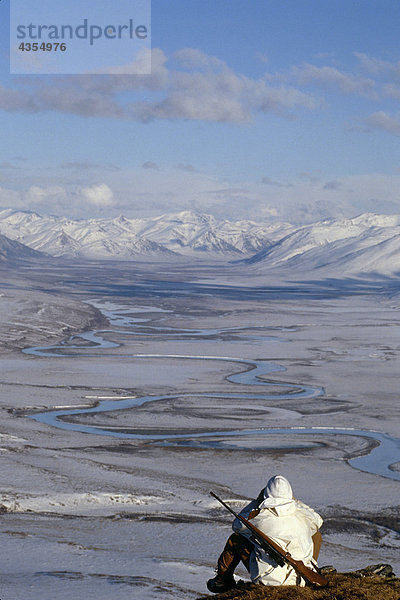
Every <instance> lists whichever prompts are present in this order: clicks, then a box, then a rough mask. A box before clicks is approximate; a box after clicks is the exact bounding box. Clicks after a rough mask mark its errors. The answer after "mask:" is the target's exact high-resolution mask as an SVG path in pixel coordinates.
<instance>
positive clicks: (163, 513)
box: [0, 265, 400, 600]
mask: <svg viewBox="0 0 400 600" xmlns="http://www.w3.org/2000/svg"><path fill="white" fill-rule="evenodd" d="M163 268H164V269H165V267H163ZM163 268H161V267H160V269H159V270H157V268H156V267H154V268H153V269H152V271H150V270H149V267H146V268H144V267H140V268H139V267H138V269H137V270H135V269H134V268H133V267H132V268H131V269H126V271H123V270H122V269H121V270H120V271H118V273H116V272H115V271H113V270H112V269H110V270H107V269H104V268H101V267H96V266H95V265H93V266H92V267H90V268H89V267H87V268H85V269H83V268H78V267H71V266H70V267H65V268H63V271H62V272H61V270H60V269H55V268H49V269H48V270H44V269H42V270H41V271H40V272H39V270H38V271H37V272H35V270H34V269H32V270H30V271H29V272H27V273H22V272H21V271H20V272H16V273H11V272H6V271H5V272H4V273H5V274H4V278H3V279H2V283H1V284H0V294H1V296H0V307H1V308H2V312H1V320H2V333H1V337H0V344H1V347H0V350H1V354H0V368H1V376H0V394H1V404H0V411H1V426H0V452H1V464H2V469H1V486H0V508H2V511H3V512H2V514H1V515H0V541H1V545H2V548H3V552H2V558H1V561H0V573H1V577H0V597H1V598H4V599H6V600H20V599H21V598H24V599H26V600H37V599H38V598H40V599H41V600H47V599H48V600H50V599H51V600H53V599H54V598H57V600H72V599H75V598H87V599H89V600H90V599H92V598H93V599H95V598H96V600H102V599H103V598H104V599H105V598H107V599H108V598H109V597H110V596H112V597H113V598H115V599H116V600H125V599H128V598H129V599H132V598H135V599H138V600H139V599H140V600H153V599H154V600H155V599H156V598H158V599H162V600H168V599H171V600H172V599H174V600H176V599H184V598H185V599H189V598H197V597H198V596H199V595H200V594H204V593H205V592H206V588H205V581H206V580H207V579H208V578H209V577H211V576H212V575H213V567H214V564H215V561H216V558H217V556H218V553H219V552H220V550H221V549H222V546H223V544H224V540H225V539H226V537H227V536H228V535H229V532H230V516H229V514H228V513H226V512H225V511H224V509H222V508H220V507H218V506H217V503H216V502H215V501H214V500H213V499H212V498H211V497H210V495H209V491H210V490H214V491H215V492H216V493H217V494H218V495H220V496H222V497H223V498H224V499H225V500H227V501H230V502H231V503H232V505H233V506H234V507H236V508H240V507H241V506H243V505H244V503H245V502H246V499H247V498H249V497H253V496H255V495H257V494H258V492H259V490H260V488H261V487H263V486H264V485H265V483H266V481H267V479H268V478H269V477H270V476H271V475H273V474H276V473H282V474H283V475H285V476H286V477H288V479H289V480H290V481H291V483H292V485H293V488H294V492H295V495H296V497H299V498H301V499H302V500H304V501H305V502H306V503H308V504H310V505H311V506H313V507H314V508H316V509H317V510H318V511H319V512H320V513H321V514H322V516H323V517H324V519H325V524H324V529H323V538H324V545H323V548H322V553H321V557H320V564H333V565H335V567H336V568H337V569H338V570H353V569H357V568H361V567H364V566H366V565H369V564H373V563H378V562H388V563H390V564H392V565H393V567H394V570H395V572H396V574H399V573H400V560H399V557H398V550H399V546H400V535H399V527H400V526H399V509H398V493H399V485H400V482H399V480H396V479H395V478H391V477H387V476H386V477H383V476H379V475H376V474H372V473H368V472H364V471H361V470H360V469H358V468H354V466H351V464H350V463H349V461H350V460H351V459H352V458H354V457H357V456H361V455H369V453H370V452H371V451H373V447H374V445H375V442H373V441H372V440H371V439H370V438H368V437H367V436H362V435H360V436H351V435H345V434H344V433H341V434H333V433H326V432H325V433H324V431H323V430H322V429H318V430H315V433H312V434H310V433H306V432H305V433H304V435H302V434H299V433H297V434H292V433H290V431H289V432H288V433H287V434H279V435H278V434H276V435H274V434H271V433H269V434H268V435H266V434H265V433H263V432H262V431H261V430H262V429H263V428H290V427H295V428H297V429H298V428H299V427H304V428H308V429H309V428H312V427H316V428H329V429H332V428H341V429H346V428H353V429H357V430H364V431H379V432H384V433H386V434H388V435H389V436H392V437H394V438H396V436H398V424H399V393H398V375H397V374H398V373H399V370H400V364H399V362H400V343H399V339H400V336H399V330H400V320H399V316H400V300H399V299H398V298H397V296H394V295H393V294H392V295H391V296H385V295H384V294H383V293H381V292H379V294H378V293H377V292H376V289H375V291H373V290H372V289H371V290H370V291H368V289H363V290H362V291H360V290H357V294H356V295H354V293H351V290H347V291H345V292H343V289H342V291H341V292H340V293H339V292H337V291H336V290H335V289H332V290H331V291H330V292H329V290H328V289H327V287H326V286H322V285H321V286H320V287H319V288H318V286H317V285H315V287H314V288H313V289H314V292H313V293H307V291H306V288H305V287H303V286H300V285H298V286H295V285H294V286H292V287H291V286H289V285H288V284H279V285H278V284H276V285H272V282H268V284H269V288H268V285H267V283H266V284H265V285H264V288H265V289H264V292H263V293H261V292H260V291H259V290H258V291H257V290H255V289H253V282H250V281H245V280H244V281H242V282H241V283H242V285H241V286H238V285H230V286H229V285H228V284H226V286H225V287H224V288H222V287H221V286H220V281H221V278H222V274H221V278H219V279H215V275H214V274H213V273H208V274H207V270H206V269H205V268H204V269H203V271H202V274H201V278H200V276H198V277H196V278H197V281H196V278H195V277H191V276H190V274H188V273H186V274H185V273H184V272H183V271H181V274H180V275H179V276H178V274H177V273H170V274H167V273H165V272H163ZM237 283H238V282H236V284H237ZM213 286H214V292H215V293H213ZM336 292H337V293H336ZM49 306H51V307H52V308H51V310H50V309H49V308H48V307H49ZM102 315H103V316H102ZM106 317H107V318H108V321H107V320H106ZM88 329H94V330H97V331H98V330H100V331H101V333H99V334H97V337H95V338H93V337H87V336H86V337H79V336H78V331H83V330H88ZM74 332H75V333H74ZM71 335H72V338H71ZM100 337H101V339H102V340H104V341H105V342H106V343H105V344H104V343H103V344H102V345H101V344H98V339H99V338H100ZM61 340H63V342H64V343H63V344H62V345H61V347H58V348H55V349H54V348H53V350H44V351H42V355H41V356H37V355H36V356H35V355H34V354H27V353H23V352H21V348H22V347H29V346H59V341H61ZM96 340H97V341H96ZM49 354H50V355H49ZM51 354H53V355H51ZM63 355H64V356H63ZM185 357H186V358H185ZM189 357H190V358H189ZM194 357H197V359H196V358H194ZM204 357H207V360H205V359H204ZM211 357H216V358H215V360H213V359H211ZM218 357H219V358H221V357H224V358H225V360H223V361H222V360H217V358H218ZM229 358H231V359H232V360H226V359H229ZM233 359H240V361H241V362H240V363H238V361H237V360H233ZM257 360H258V361H259V360H261V361H265V362H266V363H273V364H274V365H280V366H281V367H283V369H281V370H279V371H278V370H276V371H274V372H271V373H270V374H269V375H264V376H262V377H261V378H260V384H258V385H254V383H253V384H251V383H243V382H242V383H239V382H237V381H235V379H234V378H233V380H230V379H229V378H230V377H231V376H232V375H233V374H234V373H238V372H243V371H246V370H251V362H252V361H257ZM246 361H247V363H246ZM263 381H264V382H269V383H271V384H272V385H270V386H269V387H268V390H267V391H266V387H265V385H263ZM303 385H304V386H309V387H312V388H313V389H315V390H318V389H320V388H322V393H321V395H317V394H315V395H314V396H312V395H309V396H308V397H299V395H298V394H297V393H298V390H299V388H301V387H302V386H303ZM207 394H209V395H207ZM211 394H213V396H211ZM263 394H264V395H267V396H268V398H266V397H255V396H257V395H259V396H262V395H263ZM296 394H297V395H296ZM160 395H162V396H163V397H164V398H163V399H161V400H158V401H153V402H146V403H144V404H142V405H141V406H137V407H136V408H133V409H129V410H128V409H126V410H123V409H121V410H109V411H107V412H103V413H95V412H91V413H90V412H89V413H88V412H86V413H84V409H85V408H90V407H93V406H94V405H96V403H98V402H99V401H100V399H102V398H110V399H111V400H112V402H113V403H115V405H116V407H117V403H118V399H119V398H125V397H132V396H134V397H143V396H160ZM57 407H71V408H77V409H78V408H79V409H80V410H81V412H82V413H84V414H80V415H72V416H70V417H69V418H68V417H63V419H64V422H66V421H68V422H70V423H71V424H72V425H74V423H75V424H76V423H79V424H81V425H85V426H90V427H93V426H97V427H102V428H103V429H104V430H105V431H106V432H107V435H106V434H104V433H98V434H97V435H95V434H91V433H84V432H80V431H74V430H73V427H71V429H61V428H56V427H53V426H50V425H46V424H45V423H41V422H39V421H36V420H34V419H32V418H30V417H32V416H36V415H37V414H38V413H39V412H43V411H46V410H51V409H54V408H57ZM241 429H246V430H250V429H252V430H256V433H255V434H254V435H252V436H250V435H248V436H240V435H239V436H236V437H235V438H229V436H228V437H226V436H223V435H222V433H224V432H228V431H233V430H241ZM121 433H122V434H126V437H118V434H121ZM193 433H203V434H205V438H203V439H202V441H203V442H206V443H202V442H201V441H199V440H197V441H196V439H195V438H193V437H192V435H193ZM173 435H180V436H182V437H181V438H180V439H179V440H175V441H174V440H173V439H171V436H173ZM157 436H158V439H156V440H155V438H156V437H157ZM388 463H390V464H391V471H392V472H393V474H394V477H395V476H397V475H399V473H400V450H399V453H398V454H397V455H394V456H390V457H388ZM352 464H353V463H352ZM240 575H241V576H242V577H244V576H245V573H244V572H243V571H241V572H240Z"/></svg>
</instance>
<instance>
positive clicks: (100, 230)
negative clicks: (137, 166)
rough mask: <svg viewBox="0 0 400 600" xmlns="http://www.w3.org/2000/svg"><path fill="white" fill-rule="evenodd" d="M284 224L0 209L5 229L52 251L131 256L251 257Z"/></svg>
mask: <svg viewBox="0 0 400 600" xmlns="http://www.w3.org/2000/svg"><path fill="white" fill-rule="evenodd" d="M280 228H281V226H276V225H275V226H274V225H267V224H265V225H263V226H260V225H259V224H257V223H254V222H252V221H238V222H232V221H217V220H216V219H215V218H214V217H212V216H210V215H203V214H197V213H192V212H181V213H177V214H170V215H162V216H160V217H155V218H147V219H127V218H125V217H123V216H120V217H117V218H114V219H89V220H80V221H73V220H71V219H67V218H65V217H49V216H40V215H38V214H37V213H35V212H28V211H13V210H11V209H6V210H3V211H0V233H2V234H3V235H5V236H7V237H9V238H10V239H13V240H17V241H19V242H21V243H23V244H26V245H27V246H29V247H30V248H33V249H35V250H39V251H41V252H46V253H48V254H50V255H52V256H69V257H78V258H90V259H96V258H101V259H104V258H109V259H122V260H126V259H129V258H132V257H140V256H153V257H157V256H158V257H161V256H166V257H168V256H170V257H171V256H173V255H174V254H177V255H182V254H183V255H187V254H190V255H199V256H201V255H205V254H210V255H213V256H214V257H216V256H226V257H228V258H231V257H237V258H240V257H245V256H249V255H252V254H254V253H255V252H258V251H259V250H261V249H262V248H264V247H266V246H267V245H268V244H269V243H270V240H271V239H274V233H276V231H277V230H279V229H280Z"/></svg>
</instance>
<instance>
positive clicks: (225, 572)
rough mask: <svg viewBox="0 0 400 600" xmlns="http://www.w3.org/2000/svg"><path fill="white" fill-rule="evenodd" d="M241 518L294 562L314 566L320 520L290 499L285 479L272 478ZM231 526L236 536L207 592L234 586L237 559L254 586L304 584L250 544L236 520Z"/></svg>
mask: <svg viewBox="0 0 400 600" xmlns="http://www.w3.org/2000/svg"><path fill="white" fill-rule="evenodd" d="M240 515H241V516H243V517H245V518H246V519H251V522H252V524H253V525H255V526H256V527H257V528H258V529H260V530H261V531H263V532H264V533H265V534H267V535H268V536H269V537H270V538H272V540H273V541H275V542H276V543H277V544H278V545H279V546H280V547H281V548H282V549H283V550H285V551H287V552H289V553H290V554H291V556H292V557H293V558H294V559H296V560H301V561H303V562H304V564H305V565H307V566H311V567H312V568H313V567H314V565H315V562H316V560H315V559H316V558H317V556H318V552H319V546H320V542H321V536H320V534H319V532H318V530H319V528H320V527H321V525H322V518H321V517H320V516H319V515H318V514H317V513H316V512H315V511H314V510H313V509H312V508H310V507H309V506H307V505H306V504H304V503H303V502H301V501H300V500H296V499H295V498H293V492H292V488H291V486H290V483H289V482H288V480H287V479H286V478H285V477H283V476H281V475H276V476H274V477H272V478H271V479H270V480H269V482H268V484H267V486H266V487H265V489H264V490H263V492H262V493H261V494H260V495H259V497H258V498H257V499H256V500H253V501H252V502H250V504H248V505H247V506H246V507H245V508H244V509H243V510H242V511H241V513H240ZM232 527H233V530H234V531H235V533H234V534H233V535H232V536H231V537H230V538H229V540H228V542H227V544H226V546H225V549H224V552H223V553H222V554H221V556H220V558H219V559H218V569H217V576H216V577H215V578H214V579H211V580H209V581H208V582H207V587H208V589H209V590H210V591H212V592H217V591H223V589H229V587H233V586H234V585H235V581H234V578H233V573H234V570H235V568H236V566H237V565H238V564H239V562H240V560H241V561H242V562H243V564H244V565H245V566H246V568H247V569H248V571H249V572H250V576H251V579H252V581H253V582H254V583H261V584H263V585H296V584H297V585H304V581H303V580H302V579H301V578H300V577H299V576H298V575H297V574H296V572H295V571H294V569H293V568H292V567H290V566H289V565H288V564H286V563H285V565H284V566H283V567H280V566H278V565H277V563H276V562H275V561H274V560H273V559H272V558H270V556H269V555H268V554H267V553H266V552H264V551H263V550H262V549H261V548H260V547H259V546H258V545H256V544H253V543H252V541H251V532H250V531H249V530H248V529H247V527H246V526H245V525H244V524H243V523H242V522H241V521H240V520H239V519H235V520H234V522H233V525H232ZM313 561H314V564H313Z"/></svg>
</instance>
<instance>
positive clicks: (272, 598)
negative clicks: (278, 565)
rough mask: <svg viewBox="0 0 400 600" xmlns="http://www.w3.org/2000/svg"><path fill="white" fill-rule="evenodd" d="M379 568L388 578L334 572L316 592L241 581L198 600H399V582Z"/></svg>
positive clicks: (309, 589) (296, 587) (366, 571)
mask: <svg viewBox="0 0 400 600" xmlns="http://www.w3.org/2000/svg"><path fill="white" fill-rule="evenodd" d="M379 566H381V567H386V572H388V573H389V575H377V574H376V573H374V572H373V568H370V567H367V568H366V569H362V570H361V571H355V572H354V573H333V574H329V575H326V577H327V579H328V585H327V586H326V587H324V588H317V589H315V588H312V587H299V586H292V585H288V586H276V587H273V586H264V585H259V584H254V583H245V582H240V583H238V585H237V586H236V587H235V588H234V589H232V590H229V591H228V592H224V593H223V594H212V595H206V596H201V598H198V599H197V600H209V599H210V598H214V599H215V600H399V599H400V579H399V578H397V577H395V576H394V575H393V573H392V572H391V569H390V567H389V565H379ZM375 567H376V565H375ZM387 567H389V568H387ZM368 569H371V571H368Z"/></svg>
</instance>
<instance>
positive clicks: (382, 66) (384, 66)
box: [354, 52, 400, 81]
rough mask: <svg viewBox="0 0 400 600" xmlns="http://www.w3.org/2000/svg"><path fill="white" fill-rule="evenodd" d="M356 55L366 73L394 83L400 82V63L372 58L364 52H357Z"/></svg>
mask: <svg viewBox="0 0 400 600" xmlns="http://www.w3.org/2000/svg"><path fill="white" fill-rule="evenodd" d="M354 55H355V56H356V57H357V59H358V61H359V63H360V65H361V67H362V68H363V69H364V70H365V71H368V72H369V73H373V74H374V75H376V76H378V77H382V78H384V79H390V80H392V81H393V80H394V81H399V80H400V61H399V62H396V63H392V62H389V61H385V60H380V59H378V58H373V57H370V56H368V55H367V54H364V53H363V52H355V53H354Z"/></svg>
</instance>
